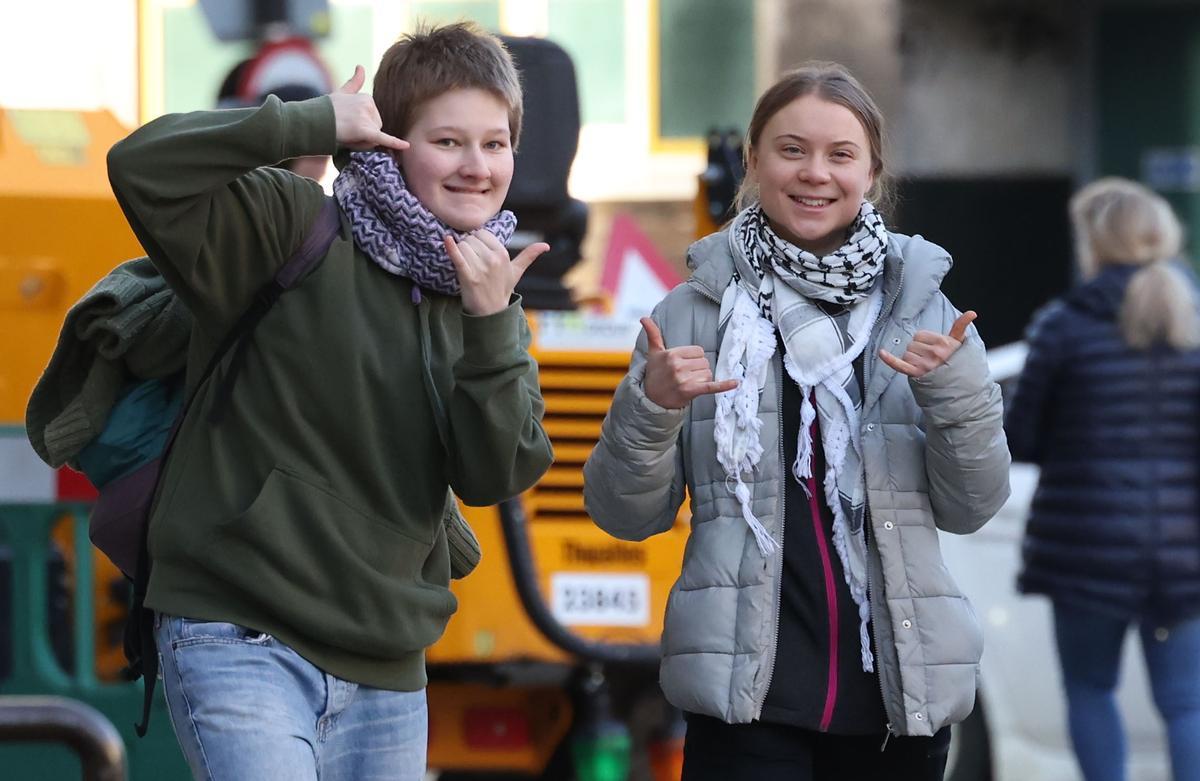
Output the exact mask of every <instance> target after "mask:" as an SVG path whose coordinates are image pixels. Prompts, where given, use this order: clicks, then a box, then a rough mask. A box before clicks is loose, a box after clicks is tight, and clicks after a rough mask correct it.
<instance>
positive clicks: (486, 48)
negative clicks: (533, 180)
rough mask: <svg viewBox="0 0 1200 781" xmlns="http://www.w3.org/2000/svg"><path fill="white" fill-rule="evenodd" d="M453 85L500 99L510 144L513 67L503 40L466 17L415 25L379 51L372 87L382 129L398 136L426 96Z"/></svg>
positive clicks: (516, 97) (517, 132)
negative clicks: (504, 107) (441, 23)
mask: <svg viewBox="0 0 1200 781" xmlns="http://www.w3.org/2000/svg"><path fill="white" fill-rule="evenodd" d="M454 89H481V90H485V91H486V92H490V93H492V94H493V95H495V96H496V97H497V98H499V99H500V100H501V101H503V102H504V103H505V104H506V105H507V106H508V129H509V132H510V134H511V135H512V141H511V143H512V146H513V149H516V147H517V141H518V140H519V139H520V137H521V117H522V113H523V108H522V98H521V80H520V78H519V77H518V75H517V68H516V66H515V65H513V61H512V57H511V56H510V55H509V53H508V50H507V49H506V48H504V44H503V43H501V42H500V40H499V39H498V38H496V36H494V35H491V34H489V33H487V32H486V31H484V30H483V28H481V27H479V26H478V25H476V24H474V23H472V22H457V23H455V24H448V25H444V26H442V27H425V26H423V25H419V26H418V27H417V29H416V31H414V32H412V33H409V34H406V35H403V36H401V37H400V40H398V41H396V42H395V43H394V44H392V45H391V46H390V47H389V48H388V50H387V51H386V52H384V53H383V57H382V59H380V60H379V70H378V71H376V73H375V83H374V88H373V90H372V94H373V97H374V98H375V105H376V106H378V107H379V116H380V118H381V119H382V120H383V132H385V133H388V134H390V135H393V136H398V137H400V138H404V136H405V135H406V134H407V133H408V131H409V130H411V129H412V126H413V124H414V123H415V122H416V117H417V112H418V111H419V110H420V109H421V106H422V105H423V104H424V103H425V102H426V101H428V100H431V99H433V98H436V97H437V96H438V95H441V94H442V93H444V92H449V91H450V90H454Z"/></svg>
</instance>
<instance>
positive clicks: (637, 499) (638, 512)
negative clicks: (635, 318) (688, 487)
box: [583, 310, 687, 540]
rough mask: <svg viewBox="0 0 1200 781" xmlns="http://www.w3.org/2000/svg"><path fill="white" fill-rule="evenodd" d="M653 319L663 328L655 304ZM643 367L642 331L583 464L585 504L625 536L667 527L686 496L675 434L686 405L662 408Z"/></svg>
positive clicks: (608, 526) (613, 532) (604, 526)
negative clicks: (646, 387)
mask: <svg viewBox="0 0 1200 781" xmlns="http://www.w3.org/2000/svg"><path fill="white" fill-rule="evenodd" d="M654 320H655V322H656V323H658V324H659V327H660V328H661V329H662V331H663V332H664V333H666V330H667V329H666V328H665V326H664V325H663V324H662V322H661V321H660V315H659V310H656V313H655V315H654ZM645 372H646V334H645V332H644V331H643V332H642V333H641V335H639V336H638V341H637V347H636V348H635V349H634V352H633V357H632V359H631V360H630V364H629V373H628V374H626V375H625V379H624V380H622V381H621V384H620V385H619V386H617V392H616V394H615V395H614V396H613V401H612V406H611V407H610V408H609V410H608V415H607V416H606V417H605V418H604V426H603V428H602V429H601V432H600V441H599V442H598V443H597V444H596V448H595V449H594V450H593V451H592V453H591V455H590V456H588V460H587V463H586V464H584V466H583V501H584V506H585V507H586V508H587V511H588V513H589V514H590V515H591V516H592V520H594V521H595V522H596V525H597V526H599V527H600V528H601V529H604V531H606V532H608V533H609V534H611V535H612V536H614V537H618V538H620V539H623V540H644V539H645V538H647V537H649V536H651V535H653V534H658V533H660V532H664V531H667V530H668V529H670V528H671V526H672V525H673V524H674V522H675V515H676V513H677V512H678V511H679V506H680V504H682V503H683V497H684V470H683V449H682V447H681V446H680V443H679V438H680V431H681V429H682V427H683V422H684V417H685V415H686V414H687V410H686V409H665V408H663V407H660V406H659V405H657V404H655V403H654V402H653V401H651V400H650V399H649V398H647V397H646V394H645V392H643V390H642V377H643V376H644V375H645Z"/></svg>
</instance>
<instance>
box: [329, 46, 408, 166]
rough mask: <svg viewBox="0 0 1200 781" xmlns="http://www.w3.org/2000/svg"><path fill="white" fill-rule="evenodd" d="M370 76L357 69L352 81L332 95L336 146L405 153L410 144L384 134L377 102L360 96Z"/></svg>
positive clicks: (356, 149)
mask: <svg viewBox="0 0 1200 781" xmlns="http://www.w3.org/2000/svg"><path fill="white" fill-rule="evenodd" d="M366 80H367V72H366V71H364V70H363V66H361V65H355V66H354V75H353V76H351V77H350V80H349V81H347V82H346V83H345V84H343V85H342V86H341V87H338V88H337V89H336V90H334V91H333V92H331V93H329V99H330V100H331V101H332V102H333V118H334V123H335V126H336V133H337V145H338V146H340V147H346V148H347V149H353V150H355V151H357V152H367V151H370V150H372V149H376V148H378V147H383V148H384V149H394V150H396V151H403V150H405V149H408V142H407V141H405V140H404V139H402V138H396V137H395V136H389V135H388V134H387V133H384V132H383V120H382V119H380V118H379V109H378V108H377V107H376V106H375V99H374V98H372V97H371V96H370V95H365V94H363V93H362V92H361V90H362V88H363V84H364V83H366Z"/></svg>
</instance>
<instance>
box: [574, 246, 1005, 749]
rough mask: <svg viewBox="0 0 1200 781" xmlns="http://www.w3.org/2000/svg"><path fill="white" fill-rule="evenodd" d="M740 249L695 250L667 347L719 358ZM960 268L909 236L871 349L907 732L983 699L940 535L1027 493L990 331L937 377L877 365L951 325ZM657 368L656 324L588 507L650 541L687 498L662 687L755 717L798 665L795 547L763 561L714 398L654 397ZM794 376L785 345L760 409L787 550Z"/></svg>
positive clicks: (607, 523) (871, 507)
mask: <svg viewBox="0 0 1200 781" xmlns="http://www.w3.org/2000/svg"><path fill="white" fill-rule="evenodd" d="M732 244H733V243H732V242H731V241H730V236H729V233H728V232H727V231H726V232H722V233H717V234H713V235H711V236H708V237H706V238H704V239H702V240H701V241H699V242H697V243H696V244H694V245H692V247H691V249H690V250H689V253H688V264H689V266H691V267H692V268H693V269H694V273H693V275H692V278H691V279H690V280H689V281H688V282H687V283H685V284H683V285H680V286H679V287H677V288H675V290H673V291H672V292H671V293H670V294H669V295H668V296H667V297H666V298H665V299H664V300H663V301H662V302H661V303H660V304H659V305H658V306H657V307H656V308H655V311H654V315H653V317H654V320H655V322H656V323H657V324H658V326H659V328H660V329H661V331H662V334H663V338H664V341H665V344H666V345H667V347H678V346H682V345H691V344H697V345H700V346H702V347H703V348H704V350H705V353H706V354H707V356H708V358H709V361H710V362H711V363H712V364H714V365H715V363H716V354H717V349H718V346H719V344H720V334H719V327H718V326H719V323H718V319H719V314H720V311H719V310H720V305H719V303H718V302H719V301H720V298H721V293H722V292H723V291H724V290H725V287H726V286H727V285H728V284H729V281H730V278H731V276H732V269H733V265H732V254H731V253H732V252H736V251H739V250H738V249H737V248H736V247H734V246H732ZM950 265H951V260H950V257H949V255H948V254H947V253H946V251H945V250H943V249H942V248H940V247H938V246H936V245H934V244H931V243H929V242H927V241H925V240H924V239H922V238H920V237H919V236H918V237H911V238H910V237H908V236H903V235H899V234H892V235H891V237H890V242H889V247H888V258H887V263H886V266H885V271H884V275H885V276H884V305H883V311H882V313H881V314H880V317H879V320H878V322H877V323H876V325H875V328H874V331H873V334H872V340H871V343H870V344H869V345H868V347H867V349H866V351H865V356H864V376H863V381H864V384H865V387H866V396H865V398H864V406H863V415H862V441H863V448H864V461H865V468H866V474H867V491H868V493H867V502H868V518H869V522H870V524H871V528H870V532H869V535H868V536H869V553H870V555H869V575H870V590H871V610H872V629H873V634H874V640H875V646H876V664H877V666H878V669H879V676H880V682H881V686H882V689H883V700H884V707H885V708H886V710H887V716H888V722H889V724H888V729H889V731H891V732H894V733H895V734H899V735H932V734H933V733H934V732H936V731H937V730H938V729H940V728H941V727H943V726H945V725H947V724H951V723H954V722H957V721H961V720H962V719H964V718H966V716H967V714H968V713H970V711H971V708H972V706H973V705H974V701H975V684H976V674H977V670H978V664H979V659H980V655H981V653H982V650H983V638H982V633H981V630H980V627H979V624H978V621H977V620H976V617H975V613H974V610H973V609H972V608H971V606H970V604H969V603H968V602H967V599H966V597H964V596H963V595H962V593H961V592H960V591H959V589H958V587H957V586H956V585H955V583H954V581H953V579H952V578H951V576H950V573H949V572H948V571H947V570H946V567H945V565H944V564H943V562H942V558H941V553H940V549H939V546H938V533H937V530H938V529H941V530H943V531H947V532H953V533H956V534H967V533H970V532H973V531H975V530H976V529H978V528H979V527H981V526H982V525H983V524H984V523H986V522H987V521H988V520H989V519H990V518H991V517H992V516H993V515H994V514H995V513H996V511H997V510H999V508H1000V506H1001V505H1002V504H1003V503H1004V500H1005V499H1007V498H1008V490H1009V489H1008V466H1009V454H1008V446H1007V444H1006V442H1005V438H1004V430H1003V427H1002V409H1001V403H1000V389H999V387H998V386H997V385H996V384H995V383H994V382H992V380H991V378H990V376H989V374H988V368H987V361H986V355H985V351H984V346H983V342H982V341H981V340H980V338H979V335H978V333H977V332H976V331H975V329H974V327H972V328H971V329H970V331H969V333H968V337H967V340H966V342H965V343H964V344H963V346H962V347H961V348H959V350H957V351H956V352H955V353H954V355H953V356H952V357H951V359H950V360H949V361H948V362H947V363H946V364H945V365H943V366H941V367H939V368H938V369H936V370H935V371H933V372H930V373H929V374H927V375H926V376H924V377H922V378H921V379H919V380H909V379H908V378H906V377H904V376H903V375H900V374H898V373H896V372H895V371H893V370H892V369H891V368H889V367H888V366H887V365H886V364H884V363H883V362H882V361H880V360H879V358H878V357H877V351H878V348H880V347H883V348H885V349H887V350H888V351H889V352H894V353H897V354H898V353H902V352H903V350H904V348H905V347H906V346H907V344H908V342H909V341H910V340H911V339H912V336H913V334H914V333H915V332H916V331H918V330H922V329H926V330H931V331H937V332H940V333H948V332H949V330H950V327H951V325H952V324H953V323H954V321H955V319H956V318H957V317H958V314H959V313H958V312H957V311H956V310H955V309H954V307H953V306H952V305H951V304H950V302H949V301H948V300H947V299H946V298H945V296H943V295H942V293H941V291H940V289H939V286H940V284H941V280H942V278H943V277H944V276H945V274H946V272H947V271H948V270H949V269H950ZM645 365H646V336H645V334H644V333H643V334H642V335H641V337H640V338H639V340H638V344H637V348H636V349H635V351H634V354H633V358H632V361H631V363H630V369H629V374H628V375H627V376H626V378H625V380H624V381H623V382H622V383H621V385H620V386H619V387H618V389H617V392H616V395H615V397H614V398H613V403H612V407H611V409H610V410H609V413H608V417H607V418H606V419H605V421H604V428H603V432H602V434H601V437H600V442H599V444H598V445H597V447H596V449H595V450H594V451H593V453H592V455H591V457H590V458H589V459H588V462H587V464H586V466H585V467H584V480H585V484H584V499H585V502H586V506H587V509H588V512H589V513H591V516H592V518H593V519H595V521H596V523H597V524H599V525H600V527H601V528H603V529H604V530H605V531H607V532H608V533H609V534H612V535H613V536H615V537H619V538H621V539H626V540H642V539H645V538H646V537H649V536H650V535H652V534H657V533H659V532H663V531H666V530H667V529H669V528H670V527H671V525H672V524H673V522H674V519H675V515H676V512H677V511H678V508H679V506H680V504H681V503H682V502H683V499H684V496H685V490H686V491H687V494H688V495H690V497H691V510H692V531H691V536H690V537H689V539H688V543H687V548H686V551H685V553H684V562H683V572H682V574H681V575H680V577H679V580H678V581H676V583H675V585H674V587H673V588H672V589H671V594H670V597H669V598H668V601H667V614H666V621H665V625H664V630H663V638H662V645H663V660H662V668H661V685H662V688H663V692H664V693H665V694H666V696H667V699H668V700H670V701H671V703H673V704H674V705H675V706H676V707H678V708H681V709H682V710H685V711H689V712H693V713H703V714H707V715H709V716H714V717H717V718H720V719H722V720H724V721H726V722H729V723H746V722H750V721H753V720H754V719H756V718H758V716H759V715H760V713H761V709H762V704H763V700H764V699H765V698H766V694H767V688H768V686H769V684H770V681H771V676H772V673H773V670H774V666H775V665H776V664H777V663H778V664H786V663H787V661H786V660H784V659H781V660H778V662H777V661H776V659H775V651H776V636H777V632H778V623H779V597H780V586H781V572H782V567H783V552H782V548H781V549H780V550H778V551H777V552H776V553H775V554H774V555H772V556H771V557H770V558H768V559H764V558H763V556H762V554H761V553H759V549H758V547H757V545H756V544H755V542H754V536H753V534H752V533H751V532H750V530H749V528H748V527H747V525H746V522H745V521H744V520H743V518H742V514H741V511H740V509H739V506H738V502H737V499H736V498H735V497H734V496H733V494H732V493H731V492H730V491H729V490H728V489H727V487H726V478H725V473H724V470H723V469H722V468H721V466H720V464H719V463H718V462H717V458H716V449H715V446H714V444H713V416H714V413H715V409H716V405H715V401H714V399H713V397H712V396H700V397H698V398H697V399H695V400H693V401H692V403H691V404H690V405H689V406H688V407H687V408H685V409H681V410H671V409H664V408H662V407H660V406H658V405H657V404H655V403H654V402H653V401H651V400H650V399H648V398H647V397H646V395H645V393H644V392H643V391H642V376H643V374H644V372H645ZM780 371H781V362H780V356H779V355H778V354H777V355H776V356H775V358H774V359H773V372H770V373H768V379H767V384H766V388H765V390H764V392H763V396H762V400H761V402H760V405H759V415H760V416H761V418H762V421H763V426H762V430H761V434H760V435H761V438H762V442H763V446H764V454H763V457H762V460H761V461H760V462H759V465H758V470H757V475H756V476H757V479H756V481H755V482H754V485H753V508H754V512H755V514H756V515H757V517H758V518H759V519H760V520H761V521H762V522H763V524H764V526H765V527H766V529H767V531H769V532H770V533H771V535H772V536H773V537H774V538H775V539H776V540H778V541H780V542H782V543H783V544H784V545H786V544H787V542H786V541H785V540H781V539H780V537H781V528H782V520H783V514H784V507H783V494H784V484H783V479H784V477H783V476H784V474H785V470H784V467H783V464H782V461H783V440H782V437H781V429H782V416H781V415H780V400H781V398H782V384H781V374H780ZM881 596H882V598H880V597H881Z"/></svg>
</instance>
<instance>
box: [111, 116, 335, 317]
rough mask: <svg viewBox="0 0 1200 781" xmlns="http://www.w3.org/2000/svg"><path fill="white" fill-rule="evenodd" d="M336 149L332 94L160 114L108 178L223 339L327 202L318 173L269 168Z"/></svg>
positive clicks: (144, 239) (115, 160)
mask: <svg viewBox="0 0 1200 781" xmlns="http://www.w3.org/2000/svg"><path fill="white" fill-rule="evenodd" d="M335 146H336V133H335V126H334V116H333V104H332V103H331V102H330V100H329V98H328V97H321V98H314V99H313V100H308V101H303V102H298V103H282V102H280V101H279V100H278V99H277V98H275V97H270V98H268V99H267V102H266V103H264V104H263V105H262V106H261V107H258V108H252V109H233V110H225V111H197V112H192V113H188V114H171V115H167V116H164V117H161V118H159V119H157V120H155V121H153V122H150V123H149V124H147V125H145V126H144V127H142V128H140V129H139V130H137V131H135V132H134V133H132V134H131V135H130V136H129V137H128V138H126V139H125V140H123V141H121V142H120V143H118V144H117V145H116V146H114V147H113V148H112V150H111V151H110V152H109V154H108V175H109V181H110V182H111V183H112V188H113V192H114V193H115V194H116V196H117V201H118V202H119V203H120V205H121V209H122V210H123V211H124V212H125V217H126V219H128V220H129V224H130V226H131V227H132V228H133V231H134V233H135V234H136V235H137V237H138V240H139V241H141V243H142V246H143V247H144V248H145V250H146V252H147V254H148V255H149V256H150V259H151V260H152V261H153V262H154V265H155V266H156V267H157V268H158V270H159V272H160V273H161V274H162V275H163V277H164V278H165V279H166V280H167V282H168V283H169V284H170V285H171V287H172V288H173V289H174V290H175V291H176V293H177V294H178V295H179V296H180V297H181V298H182V299H183V301H184V303H185V304H186V305H187V307H188V309H189V310H191V313H192V315H193V316H194V317H195V318H196V321H197V323H198V324H199V326H200V327H201V329H203V330H204V331H205V332H206V333H207V334H209V335H210V337H211V338H213V339H214V340H215V339H219V338H220V337H221V336H222V335H223V334H224V333H225V331H227V330H228V328H229V327H230V326H231V325H232V324H233V322H234V321H235V320H236V319H237V317H238V316H239V315H240V314H241V313H242V312H243V311H245V309H246V308H247V307H248V305H249V303H250V300H251V298H252V297H253V295H254V293H255V292H256V291H257V290H258V289H259V287H261V286H262V284H263V283H265V282H266V281H267V280H268V279H270V277H271V276H272V275H273V274H274V273H275V271H276V270H277V269H278V268H279V267H280V266H282V265H283V263H284V261H285V260H286V259H287V258H288V257H289V256H290V255H291V253H292V252H293V251H294V250H295V248H296V247H297V246H299V244H300V242H301V241H302V240H303V237H304V233H305V231H306V230H307V228H308V226H309V224H310V223H311V222H312V220H313V219H314V218H315V216H316V214H317V211H318V209H319V208H320V206H321V203H322V199H323V197H324V196H323V193H322V192H321V188H320V186H319V185H318V184H317V183H316V182H313V181H312V180H310V179H305V178H303V177H300V176H296V175H295V174H292V173H290V172H288V171H284V170H281V169H275V168H266V167H263V166H270V165H273V164H275V163H278V162H280V161H281V160H286V159H289V158H292V157H300V156H304V155H325V154H332V153H333V152H334V149H335Z"/></svg>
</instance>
